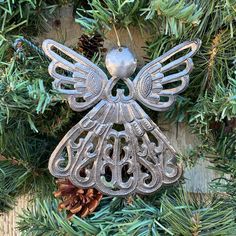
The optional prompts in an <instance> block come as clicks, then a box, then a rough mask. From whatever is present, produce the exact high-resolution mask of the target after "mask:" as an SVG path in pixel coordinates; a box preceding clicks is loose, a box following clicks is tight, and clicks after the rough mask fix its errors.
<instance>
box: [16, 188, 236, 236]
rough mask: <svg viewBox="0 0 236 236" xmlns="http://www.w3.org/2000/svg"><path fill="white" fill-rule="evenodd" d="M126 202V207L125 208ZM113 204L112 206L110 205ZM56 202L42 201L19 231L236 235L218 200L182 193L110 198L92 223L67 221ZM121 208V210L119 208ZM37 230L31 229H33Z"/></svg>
mask: <svg viewBox="0 0 236 236" xmlns="http://www.w3.org/2000/svg"><path fill="white" fill-rule="evenodd" d="M121 201H122V202H123V204H120V203H121ZM109 202H110V203H109ZM57 204H58V202H57V201H56V200H50V199H47V200H44V201H40V200H36V204H34V206H33V209H32V210H30V209H28V210H25V211H24V214H23V215H22V216H21V217H20V219H19V222H18V228H19V229H20V230H21V232H22V235H35V236H38V235H50V236H52V235H57V234H58V235H99V236H103V235H104V236H106V235H115V236H121V235H124V236H126V235H134V236H146V235H155V236H159V235H172V236H173V235H176V236H181V235H185V236H188V235H189V236H191V235H199V236H200V235H218V236H219V235H221V236H223V235H225V236H226V235H234V234H235V226H236V225H235V220H234V214H233V208H232V207H229V208H226V207H225V202H224V201H223V200H220V199H216V198H214V197H213V196H212V197H208V198H206V197H205V196H204V195H202V194H199V195H197V196H194V195H191V194H187V193H184V192H183V190H182V189H180V190H179V191H176V192H172V193H171V194H163V196H162V198H159V200H158V201H157V200H156V198H150V200H147V199H146V200H145V201H144V199H142V198H140V197H135V198H134V199H133V202H132V203H127V202H126V201H125V200H121V199H119V198H113V199H111V198H110V197H107V198H104V199H103V200H102V202H101V204H100V207H99V209H98V210H97V211H96V212H95V213H93V214H92V216H91V217H90V218H86V219H81V218H79V217H76V216H75V217H73V218H72V219H71V220H66V219H65V218H66V216H65V214H64V213H63V212H58V210H57ZM114 207H115V208H116V209H115V210H114V209H113V208H114ZM29 225H31V227H29Z"/></svg>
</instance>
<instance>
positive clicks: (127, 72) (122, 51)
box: [105, 47, 137, 79]
mask: <svg viewBox="0 0 236 236" xmlns="http://www.w3.org/2000/svg"><path fill="white" fill-rule="evenodd" d="M105 63H106V67H107V70H108V71H109V73H110V75H111V76H113V77H117V78H120V79H122V78H128V77H129V76H131V75H132V74H133V73H134V71H135V69H136V67H137V59H136V58H135V56H134V54H133V53H132V52H131V51H130V50H129V49H128V48H126V47H118V48H113V49H111V50H110V51H109V52H108V53H107V55H106V60H105Z"/></svg>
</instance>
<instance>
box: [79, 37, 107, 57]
mask: <svg viewBox="0 0 236 236" xmlns="http://www.w3.org/2000/svg"><path fill="white" fill-rule="evenodd" d="M103 42H104V40H103V38H102V36H101V35H100V34H95V35H93V36H88V35H86V34H83V35H82V36H81V37H80V38H79V42H78V47H77V51H78V52H79V53H82V54H83V55H84V56H85V57H87V58H88V59H92V57H93V56H94V55H95V53H99V52H105V51H106V49H105V48H103Z"/></svg>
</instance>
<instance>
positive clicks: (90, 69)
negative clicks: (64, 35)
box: [43, 39, 108, 111]
mask: <svg viewBox="0 0 236 236" xmlns="http://www.w3.org/2000/svg"><path fill="white" fill-rule="evenodd" d="M52 48H54V49H56V50H57V51H59V53H60V54H64V55H65V56H66V57H69V58H70V60H72V62H70V61H68V60H66V59H65V58H63V57H62V56H60V55H59V54H57V53H56V52H55V51H53V50H52ZM43 50H44V52H45V54H46V55H47V56H48V57H49V58H50V59H52V62H51V63H50V65H49V67H48V71H49V74H50V75H51V76H52V77H53V78H54V82H53V87H54V88H55V89H56V90H57V91H59V92H60V93H62V94H64V95H65V96H66V97H67V99H68V102H69V105H70V107H71V109H73V110H75V111H82V110H86V109H88V108H90V107H91V106H92V105H94V104H96V103H98V102H99V101H100V100H101V99H102V96H103V91H104V87H105V85H106V83H107V81H108V79H107V76H106V74H105V73H104V72H103V71H102V70H101V69H100V68H99V67H97V66H96V65H95V64H93V63H92V62H91V61H89V60H88V59H87V58H85V57H83V56H81V55H79V54H78V53H76V52H75V51H73V50H72V49H70V48H68V47H66V46H64V45H61V44H60V43H57V42H55V41H53V40H51V39H47V40H45V41H44V42H43ZM61 71H66V72H67V74H68V75H65V73H60V72H61Z"/></svg>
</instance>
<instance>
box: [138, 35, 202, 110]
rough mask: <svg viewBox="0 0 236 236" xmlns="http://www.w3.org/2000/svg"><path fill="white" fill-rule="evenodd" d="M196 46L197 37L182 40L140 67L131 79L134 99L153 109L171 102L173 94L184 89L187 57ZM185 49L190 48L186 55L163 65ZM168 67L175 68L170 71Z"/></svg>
mask: <svg viewBox="0 0 236 236" xmlns="http://www.w3.org/2000/svg"><path fill="white" fill-rule="evenodd" d="M200 46H201V40H199V39H197V40H195V41H186V42H184V43H181V44H179V45H177V46H176V47H174V48H172V49H171V50H169V51H168V52H166V53H164V54H163V55H162V56H160V57H158V58H156V59H155V60H153V61H151V62H150V63H148V64H147V65H146V66H144V67H143V68H142V69H141V70H140V71H139V73H138V74H137V76H136V77H135V79H134V88H135V91H136V93H137V95H136V97H137V99H138V100H139V101H140V102H141V103H143V104H144V105H145V106H147V107H149V108H151V109H153V110H156V111H165V110H167V109H168V108H169V107H170V106H171V105H172V104H173V103H174V102H175V98H176V95H177V94H179V93H181V92H183V91H184V90H185V89H186V88H187V86H188V84H189V74H190V72H191V70H192V68H193V62H192V59H191V57H192V56H193V55H194V54H195V53H196V52H197V51H198V49H199V47H200ZM186 49H190V51H189V52H188V53H187V54H185V55H184V56H182V57H179V58H177V59H175V60H173V61H170V62H169V63H167V64H166V65H163V63H164V62H166V61H167V60H168V59H170V58H171V57H173V56H174V55H176V54H177V53H179V52H181V51H183V50H186ZM181 66H183V67H184V68H181ZM171 70H175V71H174V72H172V73H171ZM167 72H169V73H168V74H167Z"/></svg>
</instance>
